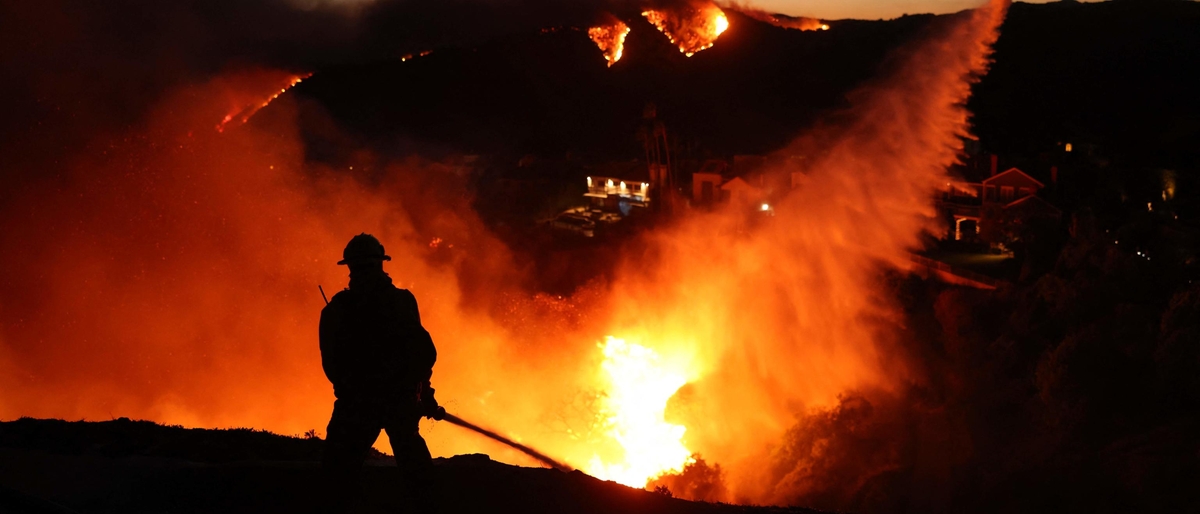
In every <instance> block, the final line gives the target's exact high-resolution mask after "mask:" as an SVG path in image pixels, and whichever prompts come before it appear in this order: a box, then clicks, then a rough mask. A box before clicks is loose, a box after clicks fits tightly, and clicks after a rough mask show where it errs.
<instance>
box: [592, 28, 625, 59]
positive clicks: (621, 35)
mask: <svg viewBox="0 0 1200 514" xmlns="http://www.w3.org/2000/svg"><path fill="white" fill-rule="evenodd" d="M628 35H629V25H626V24H625V22H623V21H621V20H618V19H616V18H612V19H611V20H610V21H609V22H607V23H605V24H602V25H597V26H595V27H592V28H589V29H588V37H590V38H592V41H594V42H595V43H596V46H598V47H600V52H602V53H603V54H604V60H605V61H608V65H609V66H612V65H614V64H616V63H617V61H619V60H621V55H622V54H623V53H624V52H625V36H628Z"/></svg>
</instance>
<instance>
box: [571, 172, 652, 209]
mask: <svg viewBox="0 0 1200 514" xmlns="http://www.w3.org/2000/svg"><path fill="white" fill-rule="evenodd" d="M592 173H594V174H593V175H589V176H588V177H587V192H586V193H584V194H583V196H584V197H586V198H588V200H589V204H590V206H591V208H592V209H596V210H600V211H604V212H620V213H621V215H622V216H628V215H629V213H630V212H631V211H632V210H633V209H634V208H645V207H648V206H649V205H650V176H649V173H648V172H647V170H646V165H645V164H644V163H638V162H637V161H628V162H616V163H608V164H605V165H603V166H600V167H598V168H597V169H594V170H592Z"/></svg>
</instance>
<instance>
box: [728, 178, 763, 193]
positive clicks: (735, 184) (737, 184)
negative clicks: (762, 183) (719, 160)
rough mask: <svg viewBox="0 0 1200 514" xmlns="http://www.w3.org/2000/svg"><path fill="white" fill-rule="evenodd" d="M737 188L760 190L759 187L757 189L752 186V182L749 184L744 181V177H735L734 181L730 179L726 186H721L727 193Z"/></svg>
mask: <svg viewBox="0 0 1200 514" xmlns="http://www.w3.org/2000/svg"><path fill="white" fill-rule="evenodd" d="M735 188H745V189H758V188H757V187H755V186H754V185H752V184H751V183H750V182H748V181H747V180H746V179H744V178H742V177H734V178H732V179H729V181H727V182H725V183H724V184H721V189H724V190H726V191H729V190H732V189H735Z"/></svg>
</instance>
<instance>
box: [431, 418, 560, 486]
mask: <svg viewBox="0 0 1200 514" xmlns="http://www.w3.org/2000/svg"><path fill="white" fill-rule="evenodd" d="M442 419H444V420H446V421H449V422H450V423H451V424H454V425H458V426H460V427H463V428H465V429H467V430H472V431H474V432H476V433H478V434H480V435H482V436H484V437H487V438H489V439H491V440H493V441H496V442H498V443H502V444H505V445H508V446H510V447H512V448H513V449H516V450H517V451H520V452H521V453H524V454H525V455H528V456H530V457H533V458H534V459H537V460H538V461H539V462H541V463H542V464H545V465H547V466H550V467H551V468H554V469H557V470H559V471H563V472H569V471H572V468H571V467H570V466H567V465H566V464H563V463H561V462H558V461H556V460H554V459H551V458H550V457H547V456H546V455H545V454H543V453H542V452H539V451H537V450H534V449H533V448H530V447H528V446H525V445H523V444H521V443H518V442H516V441H513V440H512V439H509V438H507V437H504V436H502V435H500V434H497V433H495V432H493V431H491V430H488V429H486V428H482V427H480V426H478V425H475V424H473V423H470V422H468V421H466V420H464V419H462V418H460V417H458V416H455V415H453V414H450V413H448V412H447V413H444V414H442Z"/></svg>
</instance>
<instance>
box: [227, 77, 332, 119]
mask: <svg viewBox="0 0 1200 514" xmlns="http://www.w3.org/2000/svg"><path fill="white" fill-rule="evenodd" d="M311 76H312V73H305V74H302V75H287V76H286V77H285V78H284V79H283V80H280V81H278V82H276V84H277V85H276V86H274V87H272V89H271V91H272V92H271V94H270V95H269V96H267V97H266V99H265V100H263V99H258V100H251V101H248V102H246V101H234V106H233V108H232V109H231V110H230V111H229V113H228V114H226V115H225V117H224V118H221V122H220V123H217V127H216V129H217V132H225V129H226V128H228V127H230V126H238V125H243V124H245V123H246V122H247V121H250V117H251V116H254V114H255V113H257V112H258V111H260V110H262V108H263V107H266V106H267V105H270V103H271V101H272V100H275V99H276V98H279V95H282V94H284V93H286V92H287V90H288V89H291V88H292V86H295V85H296V84H299V83H300V81H302V80H304V79H306V78H308V77H311ZM275 88H278V90H275Z"/></svg>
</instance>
